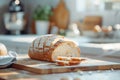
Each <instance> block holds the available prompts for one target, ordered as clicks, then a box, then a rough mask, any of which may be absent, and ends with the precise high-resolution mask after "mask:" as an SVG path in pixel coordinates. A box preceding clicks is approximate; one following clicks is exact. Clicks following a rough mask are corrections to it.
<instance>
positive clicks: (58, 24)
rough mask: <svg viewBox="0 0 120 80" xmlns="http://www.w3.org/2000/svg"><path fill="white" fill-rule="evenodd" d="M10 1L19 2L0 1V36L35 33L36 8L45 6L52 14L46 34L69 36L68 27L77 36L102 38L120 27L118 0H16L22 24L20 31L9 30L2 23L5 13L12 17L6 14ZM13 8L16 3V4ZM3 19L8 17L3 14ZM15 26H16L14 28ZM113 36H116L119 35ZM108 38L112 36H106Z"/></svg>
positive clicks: (5, 24)
mask: <svg viewBox="0 0 120 80" xmlns="http://www.w3.org/2000/svg"><path fill="white" fill-rule="evenodd" d="M11 1H14V2H13V3H15V1H18V2H19V0H0V34H37V30H38V28H37V30H36V20H37V19H38V20H39V18H35V17H34V16H35V15H39V13H37V10H38V11H40V8H42V7H46V6H47V7H48V8H51V9H52V11H53V15H52V18H50V19H49V22H50V23H49V25H48V28H47V29H48V32H47V33H57V34H64V33H65V34H67V35H69V34H70V30H71V29H72V28H71V26H72V27H74V26H77V28H78V29H79V32H78V33H81V35H82V34H83V33H84V35H87V36H92V37H93V36H96V35H93V34H94V33H92V32H91V31H93V32H97V33H98V32H103V33H105V35H106V36H109V34H108V33H109V32H111V31H113V30H116V29H117V30H118V29H119V27H120V25H119V24H120V0H20V4H22V5H21V6H22V8H23V10H22V11H20V12H23V15H24V19H23V20H22V19H21V20H22V21H24V22H23V24H21V26H23V27H22V28H21V29H20V28H15V27H12V29H11V27H10V26H7V24H8V23H10V22H8V23H7V21H5V19H6V18H5V14H7V13H10V16H11V15H13V14H12V12H10V7H11V6H12V7H13V5H11ZM17 5H19V3H16V6H17ZM16 6H14V7H16ZM19 6H20V5H19ZM35 11H36V14H35ZM16 12H17V11H16ZM18 12H19V11H18ZM6 17H9V16H8V15H6ZM12 17H14V16H12ZM21 17H23V16H21ZM8 21H9V20H8ZM9 25H10V24H9ZM53 26H54V27H53ZM8 27H9V28H8ZM16 27H20V26H17V25H16ZM102 27H105V28H102ZM13 28H15V30H16V29H19V30H20V33H19V32H18V33H13V31H14V29H13ZM41 29H42V28H41ZM75 29H76V28H75ZM11 30H12V31H11ZM19 30H17V31H19ZM43 30H44V29H43ZM67 32H68V33H67ZM75 32H76V31H75ZM82 32H83V33H82ZM38 34H40V33H38ZM44 34H45V33H44ZM76 34H77V33H76ZM88 34H89V35H88ZM90 34H91V35H90ZM117 34H118V35H120V33H119V32H118V33H117ZM97 36H100V35H99V34H98V35H97ZM110 36H113V35H112V34H110Z"/></svg>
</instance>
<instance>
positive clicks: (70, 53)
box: [28, 35, 80, 62]
mask: <svg viewBox="0 0 120 80" xmlns="http://www.w3.org/2000/svg"><path fill="white" fill-rule="evenodd" d="M31 45H32V46H30V48H29V51H28V55H29V57H30V58H32V59H36V60H44V61H52V62H54V61H55V60H56V59H57V57H58V56H65V57H80V48H79V47H78V46H77V45H76V44H75V43H74V42H73V41H69V40H66V39H65V38H64V37H63V36H58V35H45V36H41V37H39V38H37V39H35V40H34V41H33V42H32V44H31Z"/></svg>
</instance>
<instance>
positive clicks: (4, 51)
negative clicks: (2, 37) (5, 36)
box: [0, 43, 7, 56]
mask: <svg viewBox="0 0 120 80" xmlns="http://www.w3.org/2000/svg"><path fill="white" fill-rule="evenodd" d="M4 55H7V48H6V46H5V45H4V44H3V43H0V56H4Z"/></svg>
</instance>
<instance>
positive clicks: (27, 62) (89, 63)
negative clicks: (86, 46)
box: [12, 57, 120, 74]
mask: <svg viewBox="0 0 120 80" xmlns="http://www.w3.org/2000/svg"><path fill="white" fill-rule="evenodd" d="M12 68H16V69H21V70H26V71H30V72H33V73H38V74H52V73H64V72H75V71H79V70H83V71H91V70H109V69H120V63H114V62H108V61H101V60H95V59H89V58H86V60H85V61H83V62H81V63H80V64H79V65H74V66H58V65H56V63H51V62H45V61H37V60H32V59H30V58H28V57H25V58H22V59H19V60H18V61H17V62H15V63H14V64H13V65H12Z"/></svg>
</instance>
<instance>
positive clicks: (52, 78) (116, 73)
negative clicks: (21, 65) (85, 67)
mask: <svg viewBox="0 0 120 80" xmlns="http://www.w3.org/2000/svg"><path fill="white" fill-rule="evenodd" d="M0 78H2V79H0V80H120V70H104V71H78V72H70V73H59V74H44V75H39V74H35V73H31V72H27V71H23V70H17V69H13V68H8V69H1V70H0ZM63 78H64V79H63ZM75 78H77V79H75Z"/></svg>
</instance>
